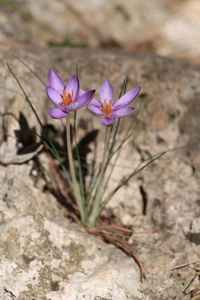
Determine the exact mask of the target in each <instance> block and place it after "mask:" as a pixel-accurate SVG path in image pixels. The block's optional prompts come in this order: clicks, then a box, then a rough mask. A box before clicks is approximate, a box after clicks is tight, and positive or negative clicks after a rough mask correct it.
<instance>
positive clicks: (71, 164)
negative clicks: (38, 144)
mask: <svg viewBox="0 0 200 300" xmlns="http://www.w3.org/2000/svg"><path fill="white" fill-rule="evenodd" d="M66 134H67V154H68V160H69V168H70V175H71V179H72V187H73V192H74V196H75V199H76V202H77V204H78V208H79V211H80V215H81V219H82V221H83V222H84V221H85V210H84V203H83V201H82V198H81V193H80V188H79V184H78V181H77V179H76V171H75V166H74V160H73V155H72V142H71V132H70V116H69V115H68V117H67V122H66Z"/></svg>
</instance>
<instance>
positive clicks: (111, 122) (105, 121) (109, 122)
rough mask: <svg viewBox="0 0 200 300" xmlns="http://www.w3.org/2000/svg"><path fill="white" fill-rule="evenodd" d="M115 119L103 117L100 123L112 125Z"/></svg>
mask: <svg viewBox="0 0 200 300" xmlns="http://www.w3.org/2000/svg"><path fill="white" fill-rule="evenodd" d="M115 121H116V119H115V118H103V119H102V121H101V124H102V125H104V126H110V125H113V124H114V123H115Z"/></svg>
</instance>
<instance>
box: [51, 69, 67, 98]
mask: <svg viewBox="0 0 200 300" xmlns="http://www.w3.org/2000/svg"><path fill="white" fill-rule="evenodd" d="M49 86H51V87H52V88H54V89H55V90H56V91H57V92H58V93H59V94H62V93H63V89H64V87H65V83H64V81H63V80H62V78H61V77H60V76H59V75H58V74H57V73H56V71H55V70H54V69H51V70H50V72H49Z"/></svg>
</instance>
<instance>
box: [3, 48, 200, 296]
mask: <svg viewBox="0 0 200 300" xmlns="http://www.w3.org/2000/svg"><path fill="white" fill-rule="evenodd" d="M15 54H16V55H17V56H19V57H21V58H23V59H24V60H26V61H27V62H28V64H29V65H30V66H31V67H32V68H33V69H34V70H35V71H37V72H38V74H39V75H41V77H42V78H46V77H47V72H48V70H49V68H50V67H51V66H54V67H55V68H56V69H57V71H58V72H59V73H61V75H64V76H63V77H65V78H68V76H69V75H70V74H72V73H73V72H74V70H75V66H76V65H77V64H78V65H79V69H80V78H81V83H82V87H83V88H85V89H87V88H91V87H92V88H93V87H94V88H96V89H98V88H99V86H100V84H101V83H102V80H104V79H105V78H108V79H110V80H111V81H112V82H113V85H114V88H115V89H116V90H117V92H118V91H119V87H120V85H121V83H122V80H123V76H124V75H126V74H128V75H129V79H130V81H129V85H128V87H131V86H135V85H141V86H142V94H141V98H140V100H138V101H137V107H139V106H140V103H141V102H143V108H142V109H141V110H140V113H139V114H138V115H136V116H135V118H136V119H135V120H136V123H135V129H134V132H133V133H134V136H133V138H132V139H131V140H130V142H129V143H128V144H127V145H126V147H125V148H124V153H122V156H121V158H120V160H119V161H118V165H119V166H118V169H117V171H116V172H115V173H114V182H111V185H110V187H109V188H113V187H114V186H115V184H116V182H115V181H116V180H118V179H119V177H120V176H121V175H122V174H123V172H122V169H123V170H130V166H131V167H133V168H134V167H136V166H137V164H138V163H140V162H142V161H143V160H144V159H148V158H149V157H151V155H153V154H155V153H158V152H160V151H164V150H166V149H171V148H178V147H182V146H184V147H182V148H181V149H179V150H174V151H171V152H169V153H168V154H166V155H165V156H164V157H163V158H162V159H161V160H160V161H159V162H157V163H155V164H154V165H152V166H151V167H150V168H148V169H147V170H146V171H144V172H143V173H140V175H139V176H137V178H135V180H134V182H133V184H132V183H131V184H130V185H128V186H127V187H125V188H124V189H122V191H121V192H120V193H119V194H116V197H114V198H113V200H112V201H111V202H110V204H109V207H108V210H107V211H106V213H107V214H108V215H109V211H110V210H111V212H112V213H114V214H115V215H116V218H117V219H118V221H119V222H121V223H122V224H125V225H127V224H128V225H129V226H132V227H133V229H134V234H133V236H132V237H131V239H130V243H133V244H135V245H137V247H138V249H139V250H140V258H141V260H142V261H143V263H144V265H145V267H146V269H147V270H148V277H147V280H146V281H145V282H143V283H142V284H140V282H139V273H138V270H137V268H136V266H135V265H134V264H133V262H132V260H131V259H129V258H127V257H126V256H125V255H124V254H122V253H121V252H119V251H118V250H116V252H115V251H114V248H113V247H111V246H106V245H104V244H103V243H101V242H100V241H98V240H96V239H94V238H91V237H89V236H88V235H86V234H85V233H84V232H82V231H80V230H79V229H77V227H76V226H74V225H71V224H69V223H68V222H67V220H65V219H64V217H63V209H61V208H58V207H57V204H56V202H55V199H54V198H53V196H52V195H50V194H49V193H44V192H42V191H43V190H44V187H45V182H44V179H42V178H40V174H37V177H38V178H39V179H38V180H39V183H38V182H36V183H35V186H34V185H33V182H32V180H33V179H32V175H30V173H31V172H30V171H31V168H32V167H31V166H32V162H31V161H30V162H29V163H28V164H24V165H20V166H13V165H10V166H7V167H1V173H2V175H1V176H0V178H1V180H2V183H1V186H2V187H3V189H2V192H1V193H2V196H1V199H2V200H1V204H0V208H1V224H2V225H1V227H2V228H1V232H3V234H2V235H1V239H0V243H1V245H3V246H1V248H0V249H1V251H2V252H3V256H1V257H3V260H2V264H3V266H4V267H3V268H1V276H3V278H4V279H3V281H2V280H1V282H3V284H4V286H5V289H6V290H8V291H11V292H12V293H14V294H16V296H17V297H18V298H19V299H20V300H21V299H29V298H30V293H31V292H32V293H33V295H34V296H33V297H36V298H37V299H40V298H39V297H41V299H43V298H44V299H45V297H46V298H47V299H66V298H67V297H69V299H75V298H73V297H75V295H74V290H76V291H77V292H76V293H77V298H78V297H79V298H80V299H84V298H83V295H84V294H85V295H87V297H88V299H93V298H94V297H95V296H101V297H107V298H108V299H109V297H110V298H111V299H137V298H138V299H140V298H141V297H143V298H144V297H146V299H173V298H175V297H179V298H180V299H184V300H187V299H189V296H190V292H191V291H192V290H194V288H195V287H198V282H197V281H195V280H194V282H193V283H192V285H190V286H189V287H188V288H187V285H188V284H189V282H190V280H191V279H192V278H193V276H194V275H195V272H196V271H195V270H196V269H195V268H196V263H195V261H197V260H198V252H199V242H198V241H199V239H198V236H197V234H198V230H199V229H198V228H199V213H200V211H199V199H200V191H199V177H200V173H199V166H200V160H199V145H200V139H199V129H200V127H199V126H200V125H199V111H200V106H199V101H198V99H199V95H200V86H199V82H200V68H199V67H194V66H190V65H188V64H185V63H182V62H180V61H176V60H171V59H164V58H160V57H156V56H145V55H134V56H132V55H121V54H113V53H110V52H101V51H95V52H93V51H92V50H84V51H83V50H79V49H73V50H72V49H71V50H70V49H48V50H47V49H36V50H32V51H30V52H27V50H22V49H21V50H16V51H15ZM6 62H9V64H10V65H11V66H12V68H13V70H15V72H16V74H17V75H18V77H19V78H20V79H21V82H22V84H23V86H24V87H25V89H26V91H27V93H28V95H30V97H31V100H32V103H33V104H34V106H35V107H36V109H37V112H38V114H39V116H40V118H41V120H42V122H44V123H45V122H46V121H47V120H48V121H49V122H51V124H54V125H55V126H56V128H57V129H61V126H60V125H59V124H60V123H59V122H57V121H54V120H51V119H48V117H47V109H48V107H50V103H49V100H48V99H47V97H46V95H45V91H44V87H43V86H42V85H41V84H40V83H39V81H38V80H37V79H36V78H35V77H34V76H33V75H32V74H31V73H30V72H29V71H28V70H27V69H26V68H25V67H24V66H23V65H22V64H21V63H20V62H19V61H17V60H16V59H13V51H7V52H5V53H3V52H2V53H1V54H0V72H1V74H2V76H1V79H0V86H3V87H4V89H3V90H2V93H1V94H0V103H1V107H0V111H1V113H2V114H3V118H2V119H1V122H2V124H1V125H2V126H3V129H4V130H3V132H1V137H0V140H1V147H0V151H1V154H4V155H6V153H7V151H8V150H12V153H13V152H17V149H18V145H17V141H16V137H15V134H14V130H16V129H18V130H19V124H18V121H17V120H18V118H19V113H20V111H21V112H23V113H24V115H25V116H26V117H27V120H28V124H29V126H30V127H31V128H32V127H33V126H35V127H36V129H37V130H38V131H39V130H40V127H39V125H38V124H37V120H36V119H35V117H34V116H33V114H32V112H31V110H30V109H29V107H28V105H27V103H26V102H25V101H24V99H23V96H22V95H21V92H19V88H18V86H17V84H16V82H15V81H14V79H13V78H12V77H11V76H10V74H9V72H8V69H7V67H6ZM13 90H14V91H13ZM8 112H9V113H12V114H11V115H5V113H8ZM81 118H84V120H85V123H84V124H86V127H88V128H90V125H91V124H92V123H93V125H94V126H95V127H98V128H100V120H99V119H98V118H96V119H94V118H93V117H92V116H91V114H89V113H88V112H86V111H84V113H83V111H82V114H81ZM129 120H131V119H129ZM124 126H125V127H126V126H128V124H125V125H124ZM99 137H100V145H99V146H100V147H101V135H100V136H99ZM38 159H39V160H40V161H41V162H42V163H44V168H45V170H46V172H47V170H48V168H47V167H46V166H45V161H47V158H46V157H45V155H40V156H39V157H38ZM120 166H122V167H123V168H121V169H120ZM124 167H125V168H124ZM6 178H7V179H8V180H7V179H6ZM11 179H12V180H11ZM34 182H35V181H34ZM3 195H7V196H5V199H4V197H3ZM8 195H9V196H8ZM3 199H4V200H3ZM27 228H28V229H27ZM40 240H41V241H42V242H41V243H40ZM11 241H12V242H11ZM81 241H82V242H81ZM8 244H9V245H8ZM71 244H72V246H71V247H72V248H73V247H74V245H75V248H76V250H77V251H78V253H79V254H76V255H77V256H76V255H75V256H76V257H75V258H74V257H73V255H72V254H71V255H72V257H71V256H70V251H71V252H75V253H76V252H77V251H76V250H75V251H74V250H73V251H72V250H70V245H71ZM99 245H101V246H99ZM80 247H81V250H80ZM98 247H100V248H101V249H105V250H103V251H99V252H100V253H101V254H98ZM83 248H84V249H83ZM31 249H32V250H33V251H32V250H31ZM82 249H83V250H82ZM24 252H27V253H28V255H27V256H28V259H27V260H28V261H29V260H30V258H31V259H33V260H31V261H30V262H28V263H27V262H24V258H23V254H24ZM80 252H81V253H82V252H84V255H83V256H82V254H80ZM35 255H36V258H35ZM70 257H71V258H70ZM109 257H111V258H109ZM27 260H26V258H25V261H27ZM91 260H92V262H95V264H94V265H92V266H91ZM71 261H73V263H72V264H71ZM74 261H75V263H74ZM122 261H123V262H122ZM62 262H63V264H64V266H63V265H62ZM187 263H191V264H188V265H187ZM182 264H186V265H185V266H184V267H181V268H175V269H173V268H174V267H175V266H179V265H182ZM27 265H28V266H27ZM30 266H31V267H30ZM12 268H14V270H15V272H16V273H14V274H15V275H14V276H13V275H12V272H13V271H12V270H13V269H12ZM49 268H50V269H49ZM74 268H75V269H74ZM32 270H34V272H35V273H34V272H33V271H32ZM189 270H190V271H191V270H192V271H191V272H189ZM20 272H21V273H20ZM113 272H114V273H113ZM6 274H7V275H6ZM24 274H25V275H24ZM40 274H43V275H42V276H39V275H40ZM24 276H25V278H24ZM122 277H123V278H124V280H123V279H122ZM34 278H36V279H34ZM130 278H131V279H130ZM34 280H35V281H34ZM51 281H52V282H53V288H52V285H51ZM5 282H6V284H5ZM9 282H10V283H11V284H9ZM55 282H59V284H57V283H55ZM30 285H32V287H31V286H30ZM4 286H3V287H1V289H2V293H4V295H5V297H7V296H6V295H8V296H9V297H10V298H11V297H12V295H11V294H9V292H6V291H5V289H4ZM98 286H99V288H98ZM11 287H12V289H11ZM94 287H95V288H94ZM103 287H104V288H103ZM35 288H36V289H37V292H36V289H35ZM52 289H58V291H55V290H54V291H52ZM88 289H89V292H88ZM86 290H87V291H86ZM184 290H186V293H185V294H183V292H184ZM95 291H98V293H96V292H95ZM23 293H24V294H23ZM26 293H27V294H26ZM34 293H38V294H34ZM67 293H69V294H67ZM70 293H71V294H70ZM72 293H73V294H72ZM87 293H88V294H87ZM99 293H100V294H99ZM109 293H110V294H109ZM116 293H117V295H116ZM120 293H122V294H120ZM123 293H124V294H123ZM66 295H67V296H66ZM119 295H120V296H119ZM121 295H122V296H121ZM42 297H43V298H42ZM62 297H65V298H62ZM70 297H71V298H70ZM81 297H82V298H81ZM89 297H90V298H89ZM92 297H93V298H92ZM123 297H124V298H123ZM131 297H132V298H131ZM79 298H78V299H79ZM8 299H9V298H8ZM11 299H12V298H11ZM67 299H68V298H67ZM86 299H87V298H86Z"/></svg>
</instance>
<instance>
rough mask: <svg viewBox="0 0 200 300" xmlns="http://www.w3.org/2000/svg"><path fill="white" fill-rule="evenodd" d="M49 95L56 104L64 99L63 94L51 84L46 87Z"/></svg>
mask: <svg viewBox="0 0 200 300" xmlns="http://www.w3.org/2000/svg"><path fill="white" fill-rule="evenodd" d="M46 91H47V95H48V97H49V98H50V99H51V100H52V101H53V102H54V103H55V104H56V105H58V104H60V102H61V101H62V97H61V95H60V94H59V93H58V92H57V91H56V90H55V89H54V88H52V87H51V86H47V88H46Z"/></svg>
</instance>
